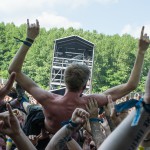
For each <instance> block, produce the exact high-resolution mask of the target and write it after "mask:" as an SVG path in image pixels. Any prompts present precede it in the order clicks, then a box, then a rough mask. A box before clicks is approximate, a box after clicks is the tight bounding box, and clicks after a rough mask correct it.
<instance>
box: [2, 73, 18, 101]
mask: <svg viewBox="0 0 150 150" xmlns="http://www.w3.org/2000/svg"><path fill="white" fill-rule="evenodd" d="M15 77H16V73H15V72H12V73H11V75H10V77H9V80H8V81H7V83H6V84H5V86H4V87H3V88H2V89H0V101H3V99H4V97H5V96H6V95H7V94H8V93H9V92H10V90H11V88H12V86H13V83H14V80H15Z"/></svg>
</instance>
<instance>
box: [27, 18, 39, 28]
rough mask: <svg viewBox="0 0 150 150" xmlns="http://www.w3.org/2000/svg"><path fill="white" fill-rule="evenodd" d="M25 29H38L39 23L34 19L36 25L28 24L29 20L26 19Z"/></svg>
mask: <svg viewBox="0 0 150 150" xmlns="http://www.w3.org/2000/svg"><path fill="white" fill-rule="evenodd" d="M27 27H28V28H37V29H39V27H40V25H39V21H38V20H37V19H36V23H32V24H30V23H29V19H27Z"/></svg>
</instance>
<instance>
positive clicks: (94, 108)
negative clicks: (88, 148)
mask: <svg viewBox="0 0 150 150" xmlns="http://www.w3.org/2000/svg"><path fill="white" fill-rule="evenodd" d="M86 110H87V111H88V112H89V114H90V119H89V121H90V126H91V133H92V137H93V140H94V142H95V144H96V147H97V148H98V147H99V146H100V145H101V144H102V142H103V141H104V140H105V135H104V134H103V132H102V130H101V128H100V123H99V121H98V104H97V101H96V100H95V99H92V98H91V99H89V103H88V105H86Z"/></svg>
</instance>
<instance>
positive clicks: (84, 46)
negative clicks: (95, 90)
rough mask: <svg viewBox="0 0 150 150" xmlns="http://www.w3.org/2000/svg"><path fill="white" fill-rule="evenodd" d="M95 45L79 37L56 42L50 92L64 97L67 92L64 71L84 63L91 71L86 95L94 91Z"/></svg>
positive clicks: (70, 37) (61, 39)
mask: <svg viewBox="0 0 150 150" xmlns="http://www.w3.org/2000/svg"><path fill="white" fill-rule="evenodd" d="M93 61H94V44H93V43H91V42H89V41H87V40H85V39H83V38H81V37H79V36H69V37H65V38H60V39H56V40H55V41H54V55H53V62H52V69H51V78H50V91H51V92H53V93H57V94H61V95H63V94H64V92H65V84H64V71H65V69H66V67H67V66H68V65H70V64H71V63H74V62H77V63H82V64H83V63H84V64H86V65H87V66H88V67H89V68H90V70H91V76H90V78H89V81H88V83H87V86H86V90H85V94H90V93H91V90H92V71H93Z"/></svg>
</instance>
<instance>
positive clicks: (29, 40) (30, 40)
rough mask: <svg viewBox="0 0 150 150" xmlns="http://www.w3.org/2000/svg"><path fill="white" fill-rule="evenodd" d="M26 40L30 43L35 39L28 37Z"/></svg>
mask: <svg viewBox="0 0 150 150" xmlns="http://www.w3.org/2000/svg"><path fill="white" fill-rule="evenodd" d="M26 41H28V42H30V43H33V42H34V40H32V39H30V38H26Z"/></svg>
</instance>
